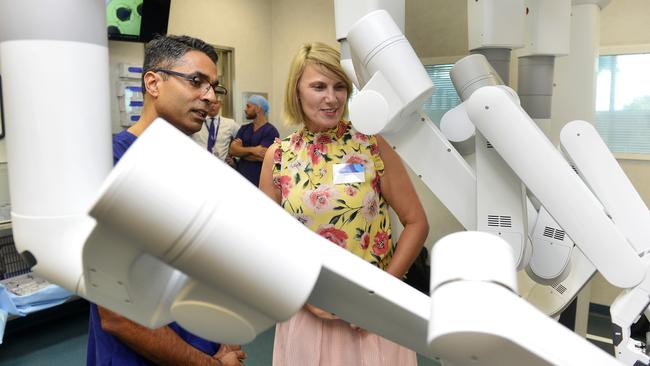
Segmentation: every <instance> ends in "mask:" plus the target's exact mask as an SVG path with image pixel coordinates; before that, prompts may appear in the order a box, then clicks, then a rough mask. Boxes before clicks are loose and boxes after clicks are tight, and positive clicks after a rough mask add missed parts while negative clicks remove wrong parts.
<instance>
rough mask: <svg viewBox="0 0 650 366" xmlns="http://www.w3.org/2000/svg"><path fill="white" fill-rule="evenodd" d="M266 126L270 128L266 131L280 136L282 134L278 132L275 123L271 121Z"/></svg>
mask: <svg viewBox="0 0 650 366" xmlns="http://www.w3.org/2000/svg"><path fill="white" fill-rule="evenodd" d="M266 125H267V126H268V127H267V128H266V129H267V130H268V131H269V132H273V133H277V134H278V135H279V134H280V133H279V132H278V129H277V128H276V127H275V126H274V125H273V123H271V121H269V122H267V123H266Z"/></svg>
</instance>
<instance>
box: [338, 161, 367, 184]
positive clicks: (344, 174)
mask: <svg viewBox="0 0 650 366" xmlns="http://www.w3.org/2000/svg"><path fill="white" fill-rule="evenodd" d="M365 171H366V169H365V167H364V166H363V164H334V184H345V183H362V182H365V181H366V174H365Z"/></svg>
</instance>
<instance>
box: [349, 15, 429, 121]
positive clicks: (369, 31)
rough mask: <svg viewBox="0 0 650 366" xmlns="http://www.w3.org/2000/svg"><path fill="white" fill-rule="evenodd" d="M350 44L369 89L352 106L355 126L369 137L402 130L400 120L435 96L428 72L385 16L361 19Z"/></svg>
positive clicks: (356, 25)
mask: <svg viewBox="0 0 650 366" xmlns="http://www.w3.org/2000/svg"><path fill="white" fill-rule="evenodd" d="M348 40H349V42H350V49H351V53H352V61H353V63H354V69H355V71H356V73H357V77H358V81H359V83H360V85H361V86H362V87H363V88H362V89H361V91H360V92H359V94H357V95H356V96H355V97H354V99H352V102H351V104H350V118H351V120H352V123H353V124H354V126H355V128H356V129H357V130H359V131H360V132H363V133H366V134H376V133H380V132H383V131H386V132H389V131H397V130H399V128H400V127H401V125H402V124H403V121H404V120H403V119H401V118H400V117H404V116H407V115H409V114H412V113H414V112H415V111H416V110H417V109H418V108H420V106H422V104H423V103H424V101H425V100H426V99H428V98H429V97H430V96H431V94H432V93H433V90H434V87H433V83H432V82H431V79H430V78H429V76H428V75H427V73H426V71H425V69H424V66H422V63H421V62H420V59H419V58H418V57H417V55H416V54H415V51H414V50H413V48H412V47H411V45H410V44H409V42H408V41H407V40H406V38H405V37H404V35H403V34H402V32H401V31H400V29H399V27H397V25H396V24H395V22H394V21H393V20H392V18H391V17H390V15H389V14H388V12H386V11H385V10H376V11H373V12H371V13H369V14H368V15H366V16H364V17H363V18H361V19H360V20H359V21H358V22H357V23H355V24H354V26H353V27H352V29H351V30H350V33H349V34H348ZM406 80H408V82H405V81H406Z"/></svg>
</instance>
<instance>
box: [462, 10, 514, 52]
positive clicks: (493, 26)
mask: <svg viewBox="0 0 650 366" xmlns="http://www.w3.org/2000/svg"><path fill="white" fill-rule="evenodd" d="M525 11H526V9H525V6H524V0H481V1H476V0H467V27H468V32H467V33H468V37H469V40H468V42H469V44H468V46H469V49H470V51H471V50H475V49H479V48H511V49H512V48H519V47H522V46H523V45H524V34H525V32H524V30H525V28H524V17H525Z"/></svg>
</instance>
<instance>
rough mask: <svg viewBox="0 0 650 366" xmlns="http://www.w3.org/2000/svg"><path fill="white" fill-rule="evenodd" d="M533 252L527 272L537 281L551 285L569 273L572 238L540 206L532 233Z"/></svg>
mask: <svg viewBox="0 0 650 366" xmlns="http://www.w3.org/2000/svg"><path fill="white" fill-rule="evenodd" d="M531 241H532V246H533V253H532V256H531V258H530V262H529V267H528V268H526V269H527V271H528V274H529V275H530V276H531V277H532V278H533V279H535V281H537V282H539V283H543V284H546V285H553V284H556V283H559V282H560V281H562V280H564V279H565V278H566V276H567V275H568V274H569V270H570V268H571V267H570V266H569V263H570V259H571V250H572V249H573V240H571V238H569V236H568V235H566V233H565V232H564V230H563V229H562V228H561V227H560V225H558V224H557V223H556V222H555V220H553V218H552V217H551V215H550V214H549V213H548V211H546V209H545V208H544V207H543V206H542V207H540V208H539V212H538V214H537V220H536V222H535V226H534V229H533V234H532V238H531Z"/></svg>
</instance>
